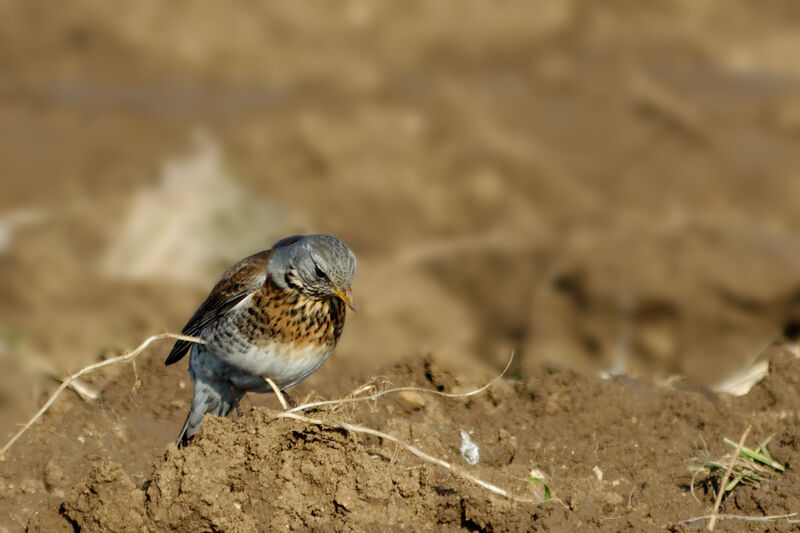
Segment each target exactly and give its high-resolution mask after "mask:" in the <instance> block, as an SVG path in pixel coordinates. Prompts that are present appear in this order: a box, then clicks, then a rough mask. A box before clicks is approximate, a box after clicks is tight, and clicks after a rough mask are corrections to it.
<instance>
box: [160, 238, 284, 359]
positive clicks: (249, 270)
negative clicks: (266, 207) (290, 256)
mask: <svg viewBox="0 0 800 533" xmlns="http://www.w3.org/2000/svg"><path fill="white" fill-rule="evenodd" d="M284 240H286V239H284ZM281 242H282V241H281ZM287 244H288V243H287ZM273 250H275V246H273V247H272V248H270V249H269V250H264V251H263V252H258V253H257V254H254V255H251V256H250V257H246V258H244V259H242V260H241V261H239V262H238V263H236V264H235V265H233V266H232V267H230V268H229V269H228V270H226V271H225V273H224V274H223V275H222V278H220V280H219V281H218V282H217V284H216V285H215V286H214V288H213V289H212V290H211V294H209V295H208V298H206V301H205V302H203V303H202V305H200V307H199V308H198V309H197V311H195V313H194V314H193V315H192V318H190V319H189V322H187V323H186V325H185V326H184V327H183V329H182V330H181V333H183V334H184V335H192V336H197V335H199V334H200V333H201V332H202V331H203V329H205V328H206V327H207V326H209V325H210V324H212V323H213V322H214V321H215V320H217V319H219V318H220V317H222V316H224V315H225V314H226V313H227V312H228V311H230V310H231V309H232V308H233V307H234V306H235V305H236V304H237V303H239V302H240V301H242V300H243V299H244V298H245V297H247V295H248V294H250V293H251V292H253V291H254V290H256V289H258V288H259V287H260V286H261V284H262V283H264V281H265V280H266V279H267V262H268V261H269V258H270V256H271V255H272V252H273ZM190 345H191V343H190V342H189V341H183V340H181V341H177V342H176V343H175V346H173V347H172V351H170V352H169V355H168V356H167V360H166V361H165V364H167V365H171V364H173V363H177V362H178V361H180V360H181V359H182V358H183V356H184V355H185V354H186V351H187V350H188V349H189V346H190Z"/></svg>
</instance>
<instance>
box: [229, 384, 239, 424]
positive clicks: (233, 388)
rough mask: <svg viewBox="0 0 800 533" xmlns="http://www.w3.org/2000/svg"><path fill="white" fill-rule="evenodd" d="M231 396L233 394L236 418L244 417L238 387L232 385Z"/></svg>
mask: <svg viewBox="0 0 800 533" xmlns="http://www.w3.org/2000/svg"><path fill="white" fill-rule="evenodd" d="M230 388H231V394H233V408H234V409H236V416H242V408H241V406H240V405H239V400H240V398H239V394H238V391H237V390H236V387H234V386H233V383H231V384H230Z"/></svg>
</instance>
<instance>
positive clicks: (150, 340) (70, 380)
mask: <svg viewBox="0 0 800 533" xmlns="http://www.w3.org/2000/svg"><path fill="white" fill-rule="evenodd" d="M161 339H176V340H185V341H189V342H195V343H198V344H205V341H204V340H203V339H198V338H197V337H189V336H186V335H176V334H174V333H162V334H161V335H153V336H152V337H150V338H148V339H147V340H145V341H144V342H143V343H142V344H140V345H139V346H138V347H137V348H136V349H135V350H132V351H130V352H128V353H125V354H122V355H120V356H117V357H112V358H111V359H107V360H105V361H102V362H100V363H95V364H93V365H89V366H87V367H85V368H83V369H82V370H80V371H78V372H76V373H74V374H72V375H71V376H69V377H67V378H64V381H62V382H61V385H59V386H58V388H57V389H56V390H55V392H54V393H53V394H52V395H51V396H50V398H49V399H48V400H47V401H46V402H45V404H44V405H43V406H42V408H41V409H39V411H38V412H37V413H36V414H35V415H33V418H31V419H30V420H28V422H27V423H26V424H25V425H24V426H22V429H20V430H19V431H18V432H17V434H16V435H14V436H13V437H11V440H9V441H8V442H7V443H6V444H5V446H3V449H2V450H0V457H1V456H3V455H5V453H6V452H7V451H8V450H9V449H10V448H11V446H13V445H14V443H15V442H17V439H19V438H20V437H21V436H22V435H23V434H24V433H25V432H26V431H28V429H30V427H31V426H32V425H33V424H34V423H35V422H36V421H37V420H39V418H41V416H42V415H43V414H44V413H45V412H46V411H47V410H48V409H50V406H52V405H53V403H54V402H55V401H56V398H58V397H59V395H61V393H62V392H64V389H66V388H67V387H69V386H70V385H72V384H73V383H74V381H75V380H76V379H78V378H80V377H81V376H85V375H86V374H89V373H91V372H94V371H95V370H98V369H100V368H103V367H106V366H110V365H114V364H117V363H123V362H126V361H132V360H134V359H135V358H136V357H137V356H138V355H139V354H140V353H142V352H143V351H144V350H145V349H146V348H147V347H148V346H150V344H151V343H153V342H155V341H158V340H161Z"/></svg>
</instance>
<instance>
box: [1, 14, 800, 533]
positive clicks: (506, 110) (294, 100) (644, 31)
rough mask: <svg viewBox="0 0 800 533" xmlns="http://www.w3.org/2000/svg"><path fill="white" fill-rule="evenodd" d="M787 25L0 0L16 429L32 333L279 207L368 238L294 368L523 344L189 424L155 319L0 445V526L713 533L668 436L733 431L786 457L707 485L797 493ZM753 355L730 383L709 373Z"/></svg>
mask: <svg viewBox="0 0 800 533" xmlns="http://www.w3.org/2000/svg"><path fill="white" fill-rule="evenodd" d="M798 30H800V11H798V9H797V7H796V5H795V2H792V1H789V0H787V1H773V2H767V3H753V2H747V1H744V0H742V1H738V0H736V1H732V0H709V1H706V2H697V1H696V0H686V1H680V2H648V3H640V2H629V1H624V0H619V1H613V2H603V3H583V2H578V1H571V0H561V1H559V2H541V3H534V2H523V1H520V2H516V1H514V2H503V3H502V6H500V4H497V3H490V2H486V3H481V2H466V3H465V2H463V1H462V0H452V1H438V2H410V1H398V2H389V3H382V4H372V3H369V2H359V1H352V2H347V3H336V2H331V3H314V4H313V5H312V4H307V3H302V2H274V3H273V2H246V3H235V4H234V3H218V4H217V3H210V2H208V3H193V4H189V3H164V2H158V1H157V0H152V1H140V2H134V3H130V2H122V3H113V2H108V1H106V0H79V1H78V2H75V3H73V5H72V6H71V8H70V9H66V8H62V9H56V8H53V6H51V5H50V4H45V3H36V2H0V66H2V69H0V71H1V72H2V76H0V135H2V142H0V176H2V179H0V436H2V437H3V440H4V441H5V439H7V438H10V437H11V436H12V435H13V434H14V432H15V431H16V429H17V428H18V424H19V423H21V422H23V421H25V420H27V419H28V418H29V417H30V416H31V415H32V414H33V413H34V412H35V411H36V409H37V408H38V407H39V406H41V405H42V403H43V402H44V401H45V400H46V398H47V397H48V395H49V394H50V393H52V391H53V390H54V389H55V387H56V383H55V382H54V381H53V379H52V378H51V377H49V376H48V371H47V370H46V369H44V367H43V364H44V365H50V366H52V367H53V369H54V372H55V373H56V374H58V375H65V374H68V373H69V372H70V371H74V370H77V369H79V368H81V367H83V366H84V365H86V364H90V363H92V362H96V361H98V360H101V359H103V358H106V357H109V356H112V355H116V354H119V353H121V352H123V351H124V350H126V349H129V348H132V347H134V346H136V345H137V344H138V343H139V342H141V341H142V340H143V339H144V338H146V337H148V336H150V335H152V334H155V333H159V332H163V331H176V330H177V329H179V328H180V326H181V325H182V324H183V323H184V321H185V320H186V318H187V317H188V316H189V315H190V314H191V312H192V310H193V309H194V308H195V307H196V305H197V304H198V303H199V302H200V301H201V300H202V299H203V297H204V296H205V293H206V292H207V290H208V288H209V287H210V286H211V283H213V281H214V278H215V276H218V275H219V273H220V272H221V271H222V270H223V269H224V268H225V266H227V265H228V264H230V263H231V262H233V261H235V260H236V259H238V258H240V257H243V256H245V255H247V254H249V253H252V252H254V251H256V250H258V249H260V248H263V247H266V246H268V245H269V244H271V243H272V242H273V241H275V240H277V239H278V238H280V237H282V236H284V235H286V234H289V233H292V232H312V231H326V232H331V233H336V234H337V235H339V236H340V237H342V238H343V240H345V241H346V242H347V243H348V244H350V245H351V247H352V248H353V249H354V250H355V251H356V253H357V255H358V257H359V271H358V274H357V280H356V287H355V294H356V298H357V301H358V304H359V312H358V313H355V314H353V315H351V316H349V317H348V324H347V326H346V328H345V332H344V337H343V340H342V343H341V344H340V346H339V347H338V349H337V353H336V355H335V356H334V357H333V358H332V359H331V360H330V361H329V362H328V363H326V364H325V365H324V366H323V368H322V369H320V371H318V372H317V373H315V374H314V375H313V376H311V377H310V378H309V379H308V380H306V381H304V382H303V383H302V384H300V385H299V386H297V387H296V389H295V390H294V393H293V394H294V395H295V396H296V397H298V398H303V397H304V396H305V395H314V396H315V397H320V398H338V397H342V396H344V395H346V394H348V393H349V392H350V391H352V390H354V389H355V388H357V387H358V386H359V385H361V384H363V383H365V382H370V381H372V380H374V379H377V380H378V381H377V382H380V383H383V382H384V381H388V382H390V383H391V384H394V385H418V386H421V387H425V388H429V389H430V388H432V389H436V390H445V391H455V392H462V391H466V390H469V389H471V388H474V387H478V386H480V385H482V384H484V383H486V382H487V381H488V380H489V379H491V378H492V376H494V375H496V374H497V373H498V372H499V370H500V369H502V368H503V366H504V365H505V363H506V361H507V358H508V356H509V353H510V352H511V351H512V349H514V350H515V354H516V355H515V360H514V363H513V365H512V368H511V370H510V372H509V374H508V375H507V376H506V378H504V379H503V380H501V381H499V382H498V383H496V384H494V385H493V386H492V387H491V388H490V389H489V390H488V391H486V392H484V393H482V394H480V395H476V396H472V397H470V398H461V399H452V398H443V397H439V396H435V395H426V394H412V395H406V396H402V395H388V396H386V397H383V398H381V399H380V400H378V401H377V402H368V403H362V404H356V405H350V406H348V407H346V408H342V409H339V410H333V411H331V410H323V411H319V412H314V413H312V415H313V416H314V417H318V418H321V419H323V420H324V421H326V422H327V423H326V424H324V425H322V426H317V425H314V424H308V423H304V422H299V421H289V420H286V419H277V418H276V417H275V415H276V413H277V411H275V409H277V408H278V406H277V403H276V402H275V400H274V398H272V397H271V395H262V396H258V395H251V396H248V397H246V398H245V400H244V402H243V410H244V413H243V416H242V417H240V418H236V417H234V418H232V419H226V420H218V419H213V418H210V419H208V420H207V421H206V423H205V425H204V427H203V429H202V430H201V432H200V434H199V435H198V437H197V438H196V439H195V441H193V442H192V443H191V445H190V446H188V447H187V448H185V449H181V450H178V449H177V448H175V446H174V444H172V442H173V441H174V439H175V437H176V435H177V431H178V429H179V427H180V424H181V423H182V421H183V418H184V416H185V413H186V410H187V408H188V404H189V396H190V387H191V383H190V381H189V379H188V376H187V374H186V368H185V364H182V365H176V366H173V367H164V366H163V364H162V361H163V357H164V356H165V354H166V352H167V351H168V349H169V346H168V345H167V344H166V343H162V344H159V345H157V346H154V347H153V348H150V349H148V350H147V351H146V352H145V353H143V354H142V355H141V357H140V358H139V359H138V360H137V362H136V365H135V366H131V365H117V366H112V367H110V368H108V369H106V370H104V371H102V372H99V373H97V374H93V375H91V376H89V377H87V378H86V383H87V384H88V385H89V386H91V387H93V388H94V389H95V390H97V391H99V392H100V398H99V399H98V400H96V401H88V402H84V401H82V400H81V399H79V398H78V397H77V396H76V395H75V394H74V393H72V392H71V391H68V392H66V393H65V394H64V395H63V396H62V397H61V398H60V399H59V400H58V402H56V404H55V405H54V406H53V408H52V409H51V410H50V411H48V412H47V414H46V415H45V416H44V417H43V418H42V420H40V421H39V422H38V423H37V424H36V425H35V426H34V427H33V428H32V429H31V431H29V432H28V433H26V434H25V435H24V436H23V437H22V439H20V441H18V442H17V443H16V444H15V445H14V447H13V448H11V450H10V451H9V452H8V453H7V454H6V455H5V456H4V457H3V458H2V460H0V533H5V532H6V531H22V530H26V529H27V530H31V531H47V532H50V531H75V530H80V531H166V530H177V531H271V530H277V529H281V530H283V529H288V530H323V531H327V530H331V531H363V530H370V529H371V530H379V531H383V530H394V529H406V530H415V531H416V530H431V531H434V530H435V531H446V530H476V531H477V530H485V531H529V530H530V531H537V530H541V531H573V530H585V531H656V530H659V531H660V530H663V529H664V528H666V529H668V530H674V531H691V530H698V528H700V527H702V526H703V525H704V522H702V521H698V522H695V523H692V524H683V523H682V521H684V520H686V519H688V518H691V517H695V516H701V515H705V514H707V513H708V512H709V511H710V509H711V506H712V504H713V497H714V494H713V493H712V491H711V490H709V488H708V487H707V486H705V485H703V484H701V483H700V481H701V480H700V479H697V480H695V481H696V482H697V483H696V484H695V487H694V494H692V490H691V489H690V488H691V485H692V475H691V473H690V472H689V470H688V466H689V464H690V462H691V460H692V458H694V457H698V456H700V455H701V454H702V453H705V451H706V449H707V451H708V453H710V454H711V456H712V457H721V456H722V455H724V454H725V453H727V452H729V451H730V449H729V447H728V446H725V445H724V444H723V443H722V439H723V438H725V437H727V438H729V439H731V440H734V441H736V440H738V438H739V436H740V435H741V434H742V433H743V432H744V430H745V428H746V427H747V426H748V425H751V426H752V430H751V434H750V435H751V436H750V438H749V439H748V445H749V446H751V447H754V446H756V444H757V443H758V442H761V441H764V440H765V439H767V438H768V437H770V436H771V435H774V437H773V438H772V440H771V441H770V444H769V450H770V453H771V454H772V455H773V456H774V458H775V459H777V460H779V461H781V462H783V463H785V464H787V465H789V468H788V469H787V470H786V471H785V472H783V473H780V474H779V473H775V474H773V475H772V476H771V477H770V479H769V480H768V481H766V482H764V483H762V484H761V485H760V487H750V486H741V487H738V488H737V489H736V490H735V491H734V492H733V493H732V494H731V496H730V497H728V498H726V499H725V500H724V501H723V503H722V507H721V512H722V513H724V514H727V515H742V516H745V515H746V516H749V517H763V516H770V515H781V514H786V513H795V512H800V480H798V479H797V473H796V465H797V464H800V433H799V432H800V430H798V429H797V427H798V424H797V422H798V420H797V418H798V412H800V397H799V396H798V394H797V392H798V380H800V359H798V358H797V357H796V355H795V351H796V346H795V345H794V344H792V343H791V342H788V341H787V340H786V339H783V338H781V337H780V336H779V332H780V331H782V330H783V329H784V328H786V327H787V326H791V325H793V324H796V322H797V320H798V318H800V296H799V295H800V235H798V233H797V228H798V227H800V186H798V183H800V182H799V181H798V179H800V176H798V170H797V169H799V168H800V150H797V141H798V134H800V67H798V63H797V60H796V59H797V50H798V49H800V31H798ZM789 329H791V328H789ZM775 339H777V340H776V342H774V343H770V341H771V340H775ZM765 346H766V348H764V347H765ZM754 359H758V360H768V361H769V362H770V373H769V375H768V376H767V377H766V378H765V379H764V380H763V381H761V382H760V383H758V384H757V385H755V387H754V388H753V389H752V390H751V391H750V393H749V394H747V395H745V396H741V397H734V396H730V395H726V394H718V393H714V392H712V390H713V385H714V384H715V383H718V382H719V381H720V380H721V379H723V378H726V377H728V376H730V375H732V374H733V373H735V372H737V371H739V370H741V369H742V368H744V367H746V366H748V365H749V364H750V363H751V362H752V361H753V360H754ZM609 371H611V372H610V373H611V374H616V375H617V377H612V378H608V379H603V378H601V377H600V375H601V373H602V372H605V374H602V375H605V376H607V375H608V372H609ZM674 376H680V377H679V378H678V379H674ZM668 378H669V379H668ZM384 386H387V385H384ZM338 422H349V423H353V424H359V425H364V426H367V427H371V428H374V429H377V430H380V431H384V432H387V433H390V434H392V435H395V436H396V437H398V438H400V439H402V440H404V441H405V442H407V443H409V444H412V445H414V446H416V447H418V448H419V449H421V450H423V451H424V452H426V453H429V454H432V455H434V456H436V457H439V458H441V459H443V460H446V461H449V462H451V463H453V464H454V465H455V466H456V467H457V468H459V469H461V470H464V471H466V472H468V473H470V474H472V475H475V476H477V477H478V478H480V479H484V480H486V481H487V482H490V483H493V484H495V485H497V486H499V487H502V488H504V489H506V490H508V491H510V492H511V493H512V494H513V495H515V496H516V497H517V498H521V499H528V500H536V499H537V498H541V497H542V486H541V485H540V484H536V483H532V482H529V481H526V480H525V478H527V477H530V476H531V472H534V471H535V472H539V474H537V475H540V476H543V477H544V478H546V482H547V485H548V486H549V487H550V489H551V490H552V493H553V496H554V499H553V500H552V501H548V502H543V503H540V504H534V503H522V502H520V501H516V500H513V499H509V498H504V497H502V496H498V495H494V494H491V493H490V492H489V491H488V490H486V489H485V488H481V487H479V486H477V485H475V484H473V483H471V482H469V481H468V480H466V479H464V478H463V477H459V476H457V475H454V474H453V473H451V472H448V471H447V470H446V469H444V468H442V467H441V466H437V465H433V464H429V463H426V462H424V461H422V460H421V459H419V458H417V457H415V456H413V455H411V454H410V453H408V452H406V451H404V450H403V449H401V448H399V447H398V446H395V444H393V443H391V442H382V441H381V440H380V439H378V438H376V437H367V436H365V435H360V434H356V433H353V432H349V431H345V430H342V429H337V427H336V423H338ZM461 430H465V431H467V432H470V433H471V435H472V438H473V439H474V441H475V442H476V443H477V444H478V445H479V447H480V461H479V462H478V464H476V465H474V466H471V465H468V464H467V463H466V462H465V460H464V459H463V458H462V456H461V453H460V451H459V448H460V445H461V436H460V431H461ZM794 527H796V524H794V523H790V522H788V521H786V520H785V519H783V520H775V521H771V522H752V521H742V520H722V521H721V522H720V523H719V524H718V530H722V531H765V530H769V531H788V530H792V528H794Z"/></svg>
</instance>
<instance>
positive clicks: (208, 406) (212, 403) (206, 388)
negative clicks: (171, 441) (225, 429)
mask: <svg viewBox="0 0 800 533" xmlns="http://www.w3.org/2000/svg"><path fill="white" fill-rule="evenodd" d="M240 397H241V395H238V394H236V392H235V391H234V389H232V388H231V386H230V383H228V382H220V381H210V382H209V381H205V380H203V379H196V380H195V382H194V393H193V394H192V406H191V408H190V409H189V414H188V415H187V416H186V422H184V423H183V428H182V429H181V433H180V436H179V437H178V448H182V447H183V446H186V444H188V442H189V441H190V440H192V438H193V437H194V434H195V433H197V430H198V429H200V426H202V425H203V417H204V416H205V414H206V413H211V414H214V415H216V416H222V417H225V416H228V415H229V414H231V411H233V408H234V406H235V405H236V402H237V400H238V399H239V398H240Z"/></svg>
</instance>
